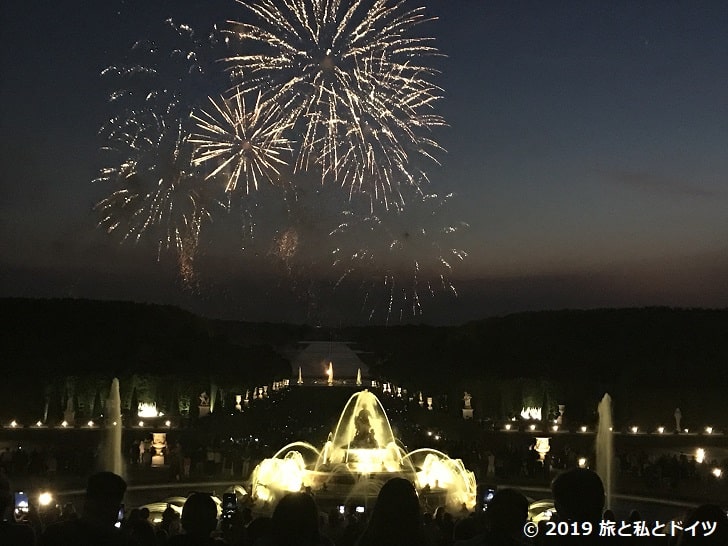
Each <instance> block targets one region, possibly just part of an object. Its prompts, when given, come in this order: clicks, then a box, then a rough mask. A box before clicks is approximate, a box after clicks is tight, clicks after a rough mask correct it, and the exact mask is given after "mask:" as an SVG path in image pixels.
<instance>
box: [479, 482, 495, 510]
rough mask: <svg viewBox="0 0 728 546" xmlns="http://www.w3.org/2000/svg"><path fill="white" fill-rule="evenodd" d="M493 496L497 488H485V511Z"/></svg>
mask: <svg viewBox="0 0 728 546" xmlns="http://www.w3.org/2000/svg"><path fill="white" fill-rule="evenodd" d="M493 497H495V489H493V488H492V487H489V488H488V489H484V490H483V503H482V504H483V511H485V510H487V509H488V505H489V504H490V501H492V500H493Z"/></svg>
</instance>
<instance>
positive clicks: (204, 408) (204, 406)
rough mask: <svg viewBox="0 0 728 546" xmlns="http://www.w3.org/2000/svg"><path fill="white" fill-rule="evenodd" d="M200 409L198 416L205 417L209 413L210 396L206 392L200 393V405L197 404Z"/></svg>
mask: <svg viewBox="0 0 728 546" xmlns="http://www.w3.org/2000/svg"><path fill="white" fill-rule="evenodd" d="M197 407H198V409H199V410H200V414H199V415H200V417H205V416H207V415H209V414H210V397H209V396H208V395H207V392H204V391H203V392H202V393H201V394H200V405H199V406H197Z"/></svg>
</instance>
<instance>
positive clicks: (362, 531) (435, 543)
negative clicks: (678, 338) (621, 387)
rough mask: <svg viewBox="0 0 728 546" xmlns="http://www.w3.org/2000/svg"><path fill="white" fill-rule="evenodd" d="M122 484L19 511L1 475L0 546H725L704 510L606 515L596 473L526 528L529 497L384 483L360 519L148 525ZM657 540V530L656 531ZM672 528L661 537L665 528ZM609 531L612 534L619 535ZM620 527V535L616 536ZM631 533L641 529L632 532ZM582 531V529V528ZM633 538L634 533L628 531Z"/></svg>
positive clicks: (727, 541)
mask: <svg viewBox="0 0 728 546" xmlns="http://www.w3.org/2000/svg"><path fill="white" fill-rule="evenodd" d="M126 487H127V486H126V482H125V481H124V479H123V478H121V477H120V476H118V475H116V474H113V473H111V472H100V473H96V474H93V475H92V476H91V477H90V478H89V479H88V483H87V487H86V494H85V498H84V503H83V507H82V509H81V511H80V513H77V512H76V511H75V510H74V509H73V508H72V507H71V506H64V507H63V509H58V508H56V509H51V510H45V511H43V512H42V513H41V512H39V511H38V510H37V508H36V507H34V506H33V505H32V504H31V505H30V506H28V508H27V510H19V509H18V507H17V506H16V505H15V504H14V502H13V500H14V495H13V493H12V489H11V486H10V482H9V481H8V479H6V478H5V477H2V478H0V511H1V513H2V514H3V521H2V523H1V524H0V545H2V546H214V545H218V546H225V545H230V546H527V545H532V546H552V545H566V546H572V545H584V546H590V545H597V544H614V545H617V546H632V545H637V544H639V545H649V544H662V545H664V546H690V545H696V544H699V545H706V546H714V545H715V546H728V517H727V516H726V512H725V511H724V510H722V509H721V508H720V507H719V506H717V505H711V504H704V505H701V506H699V507H697V508H695V509H694V510H692V511H691V512H689V513H687V514H685V516H684V517H683V518H682V519H681V520H679V521H672V522H662V524H659V522H643V521H642V518H641V517H640V515H639V513H637V512H636V511H632V513H630V515H629V516H628V518H627V519H626V520H625V521H618V520H617V518H616V517H615V515H614V513H613V512H611V511H610V510H606V511H605V506H604V505H605V494H604V487H603V484H602V482H601V480H600V478H599V477H598V476H597V474H596V473H594V472H592V471H591V470H588V469H581V468H573V469H569V470H566V471H564V472H562V473H560V474H558V475H557V476H556V478H555V479H554V480H553V481H552V483H551V494H552V497H553V501H554V509H555V510H554V513H553V514H552V515H551V518H550V519H542V520H540V521H538V522H534V521H530V519H529V518H530V515H529V499H527V497H526V496H524V495H523V493H521V492H519V491H518V490H516V489H512V488H503V489H500V490H498V491H496V492H495V494H494V495H493V497H492V499H491V500H490V501H489V502H488V503H487V505H484V506H479V507H478V509H476V510H475V511H474V512H468V511H467V510H465V509H463V510H460V511H459V512H458V513H456V514H453V513H452V512H450V511H447V510H446V509H445V507H444V506H440V507H437V509H436V510H434V512H424V511H423V510H422V504H421V502H420V498H419V497H418V493H417V491H416V489H415V487H414V485H413V484H412V483H411V482H410V481H408V480H406V479H404V478H392V479H390V480H389V481H387V482H386V483H385V484H384V485H383V486H382V488H381V489H380V491H379V494H378V496H377V499H376V502H375V503H374V505H373V507H372V508H371V509H370V510H369V511H368V512H364V513H361V512H359V511H357V510H355V509H354V508H355V507H354V506H353V505H352V506H349V507H346V509H345V510H343V513H342V511H340V510H339V509H338V508H337V509H332V510H331V511H329V512H328V513H325V512H322V511H321V510H320V509H319V506H318V505H317V502H316V500H315V498H314V496H312V495H311V493H310V492H306V491H301V492H294V493H288V494H287V495H285V496H284V497H282V498H281V499H280V501H279V502H278V503H277V505H276V506H275V508H274V510H273V513H272V516H270V517H265V516H258V517H254V516H253V514H254V513H255V509H254V508H255V507H254V506H249V505H247V506H246V505H244V504H238V506H237V508H235V509H234V510H233V511H232V512H229V513H227V514H226V516H225V517H219V516H218V507H217V503H216V502H215V501H214V500H213V497H212V496H211V495H209V494H207V493H199V492H198V493H192V494H191V495H190V496H189V497H188V498H187V499H186V502H185V504H184V507H183V508H182V511H181V515H180V514H179V513H178V511H177V510H175V509H174V508H173V507H172V506H170V505H168V506H167V509H166V510H164V512H163V513H162V515H161V520H158V521H156V522H152V521H150V512H149V510H148V509H147V508H144V507H141V508H134V509H132V510H130V511H129V512H128V513H125V512H124V504H123V502H124V496H125V493H126ZM658 524H659V525H661V527H660V529H663V530H665V531H666V532H664V533H657V532H656V531H657V529H658V527H657V525H658ZM668 528H669V529H670V531H667V529H668ZM617 529H619V530H620V531H619V532H617ZM625 529H628V530H629V531H630V533H629V534H627V535H625V534H624V533H622V532H621V531H622V530H625ZM638 529H642V530H643V531H645V530H646V531H647V532H646V533H644V532H643V533H637V530H638ZM587 530H588V531H589V532H586V531H587ZM633 531H634V532H633Z"/></svg>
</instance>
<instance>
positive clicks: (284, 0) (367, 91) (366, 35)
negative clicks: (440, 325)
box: [225, 0, 444, 206]
mask: <svg viewBox="0 0 728 546" xmlns="http://www.w3.org/2000/svg"><path fill="white" fill-rule="evenodd" d="M237 1H238V2H239V3H240V4H241V5H243V6H244V7H245V8H247V10H248V11H250V12H251V13H252V14H253V16H254V17H256V18H257V19H258V21H259V22H258V24H250V23H240V22H231V25H232V30H231V31H230V34H231V36H232V37H233V38H236V39H237V40H239V41H240V43H241V44H242V47H244V48H245V53H244V54H240V55H232V56H229V57H227V58H226V59H225V60H226V61H227V62H228V63H230V65H231V66H232V67H233V68H232V71H234V73H235V74H238V75H240V78H241V81H240V82H239V84H240V86H241V90H242V91H243V92H248V91H256V92H257V91H261V92H263V94H264V96H265V98H266V99H267V100H272V101H274V102H275V103H276V104H278V105H279V106H280V108H281V110H282V111H284V112H287V113H288V115H289V116H290V121H291V123H292V124H294V125H295V126H296V127H297V130H298V131H299V132H300V134H301V139H300V143H299V146H298V155H297V157H296V162H295V170H296V172H301V171H306V170H308V169H311V168H314V167H315V168H318V169H320V172H321V180H322V182H324V181H327V180H333V181H335V182H336V183H338V184H340V185H341V186H343V187H348V189H349V192H350V193H352V194H353V193H358V192H364V193H369V194H371V195H373V196H374V199H376V200H378V201H381V202H383V203H384V204H385V205H386V206H389V205H390V201H391V202H392V203H393V204H396V203H399V204H401V202H402V201H403V199H402V193H401V191H400V189H401V187H402V186H415V187H417V186H419V185H420V184H422V183H424V182H426V177H424V176H423V173H422V172H421V170H420V169H419V168H413V163H414V161H413V160H414V158H415V157H417V156H421V157H423V158H425V159H427V160H429V161H431V160H433V159H434V155H433V153H434V152H435V151H437V150H439V149H440V148H439V146H438V145H437V143H436V142H435V141H434V139H433V138H431V137H430V136H428V135H429V133H430V130H431V129H432V128H433V127H436V126H438V125H442V124H444V121H443V120H442V118H440V117H439V116H437V115H436V114H433V113H432V108H433V105H434V103H435V102H436V101H437V100H438V99H439V98H440V92H441V90H440V89H439V88H438V87H437V86H435V85H434V84H433V83H431V81H430V80H431V78H432V77H433V76H434V74H435V73H436V71H435V70H434V69H432V68H430V67H428V66H425V65H423V64H421V63H420V59H421V58H423V57H427V56H433V55H437V50H436V48H434V47H433V46H432V45H430V44H431V39H429V38H424V37H419V36H416V35H414V29H415V27H417V26H418V25H420V24H421V23H423V22H425V21H428V20H429V19H428V18H427V17H426V15H425V13H424V8H416V9H411V10H408V9H406V8H405V7H404V2H403V1H394V0H375V1H373V2H372V1H370V0H348V1H345V2H342V1H341V0H250V1H246V0H237ZM413 171H414V172H413Z"/></svg>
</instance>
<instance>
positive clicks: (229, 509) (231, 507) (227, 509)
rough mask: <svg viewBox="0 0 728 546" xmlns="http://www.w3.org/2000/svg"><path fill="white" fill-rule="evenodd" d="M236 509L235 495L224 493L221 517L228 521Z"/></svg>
mask: <svg viewBox="0 0 728 546" xmlns="http://www.w3.org/2000/svg"><path fill="white" fill-rule="evenodd" d="M237 509H238V497H237V496H236V495H235V493H225V494H224V495H223V496H222V517H223V518H224V519H230V518H231V517H233V514H234V513H235V512H236V511H237Z"/></svg>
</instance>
